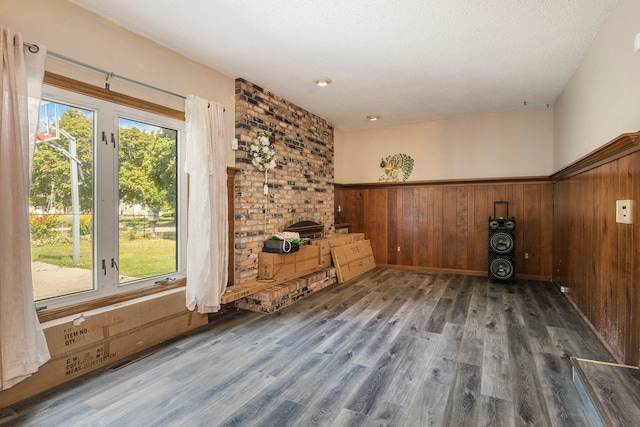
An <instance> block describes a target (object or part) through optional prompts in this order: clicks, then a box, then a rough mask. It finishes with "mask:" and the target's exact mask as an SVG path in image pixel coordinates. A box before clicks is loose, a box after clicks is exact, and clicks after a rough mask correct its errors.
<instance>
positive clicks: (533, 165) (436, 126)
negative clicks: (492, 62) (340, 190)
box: [334, 108, 553, 184]
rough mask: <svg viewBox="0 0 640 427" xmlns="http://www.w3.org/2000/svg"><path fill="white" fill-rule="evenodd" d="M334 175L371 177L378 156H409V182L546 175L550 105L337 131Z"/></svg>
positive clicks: (354, 179)
mask: <svg viewBox="0 0 640 427" xmlns="http://www.w3.org/2000/svg"><path fill="white" fill-rule="evenodd" d="M334 147H335V180H336V182H337V183H340V184H352V183H358V182H375V181H378V178H379V177H380V176H381V175H382V174H383V172H384V171H383V169H382V168H381V167H380V161H381V159H382V158H384V157H386V156H388V155H393V154H397V153H405V154H408V155H410V156H411V157H413V159H414V161H415V165H414V168H413V172H412V174H411V176H410V178H409V180H410V181H427V180H441V179H466V178H497V177H521V176H548V175H550V174H551V172H552V155H553V152H552V150H553V109H551V108H549V109H547V108H544V109H529V110H520V111H512V112H506V113H501V114H491V115H484V116H475V117H466V118H455V119H448V120H440V121H435V122H425V123H418V124H414V125H407V126H396V127H388V128H378V129H372V130H365V131H354V132H336V135H335V140H334Z"/></svg>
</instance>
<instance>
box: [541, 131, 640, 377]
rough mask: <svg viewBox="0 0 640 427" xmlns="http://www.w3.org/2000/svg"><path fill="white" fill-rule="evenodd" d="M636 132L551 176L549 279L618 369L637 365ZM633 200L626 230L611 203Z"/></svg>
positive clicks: (639, 190) (639, 186) (639, 244)
mask: <svg viewBox="0 0 640 427" xmlns="http://www.w3.org/2000/svg"><path fill="white" fill-rule="evenodd" d="M639 136H640V133H631V134H624V135H621V136H620V137H618V138H616V139H614V140H613V141H611V142H610V143H608V144H606V145H604V146H603V147H602V148H600V149H598V150H596V151H595V152H593V153H591V154H589V155H588V156H586V157H584V158H583V159H580V160H579V161H577V162H576V163H574V164H572V165H570V166H568V167H567V168H565V169H564V170H562V171H560V172H558V173H557V174H555V175H553V176H552V179H553V181H554V185H553V186H554V237H553V240H554V255H553V269H554V270H553V279H554V281H555V282H556V283H558V284H559V285H562V286H565V287H566V288H567V289H568V293H567V296H568V297H569V300H570V301H571V302H572V303H573V305H574V307H576V308H577V309H578V311H579V312H580V313H581V314H582V316H583V317H584V319H585V320H586V321H587V322H588V323H589V324H590V326H591V327H592V329H593V330H594V331H595V332H596V333H597V334H598V335H599V336H600V339H601V340H602V341H603V342H604V343H605V345H607V347H608V349H609V351H610V352H611V353H612V354H613V356H614V357H615V358H616V359H617V360H618V362H620V363H625V364H628V365H636V366H637V365H638V364H639V363H640V353H639V350H638V348H639V347H640V290H639V289H638V288H639V286H640V284H639V281H640V227H638V223H639V221H640V213H639V209H640V206H638V202H637V200H638V197H639V196H640V151H638V150H639V149H640V147H639V144H638V141H639ZM625 199H630V200H635V201H636V208H635V209H634V212H633V215H632V221H633V224H618V223H616V200H625Z"/></svg>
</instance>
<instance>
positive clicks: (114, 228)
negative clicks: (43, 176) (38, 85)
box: [36, 85, 187, 309]
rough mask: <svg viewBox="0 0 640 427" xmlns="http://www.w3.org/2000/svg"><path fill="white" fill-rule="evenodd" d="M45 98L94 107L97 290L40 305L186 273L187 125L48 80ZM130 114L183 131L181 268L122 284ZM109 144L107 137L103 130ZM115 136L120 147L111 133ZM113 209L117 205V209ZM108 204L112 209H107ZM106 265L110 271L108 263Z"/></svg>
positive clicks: (58, 304)
mask: <svg viewBox="0 0 640 427" xmlns="http://www.w3.org/2000/svg"><path fill="white" fill-rule="evenodd" d="M42 99H43V100H44V99H46V100H49V101H52V102H57V103H62V104H67V105H70V106H76V107H78V108H81V109H88V110H93V111H94V124H93V132H94V147H93V148H94V150H93V162H94V163H93V171H94V176H93V198H94V204H93V207H94V209H93V224H94V226H93V250H92V255H93V262H92V265H93V271H92V273H93V274H92V277H93V289H92V290H89V291H84V292H79V293H75V294H71V295H64V296H59V297H53V298H49V299H44V300H41V301H37V302H36V309H44V308H47V309H52V308H60V307H67V306H72V305H74V304H79V303H85V302H88V301H91V300H94V299H98V298H104V297H109V296H114V295H117V294H120V293H123V292H130V291H133V290H140V289H144V288H148V287H150V286H153V285H155V284H156V283H157V282H160V281H167V282H173V281H174V280H180V279H184V278H186V274H185V273H186V262H185V257H184V254H186V242H187V239H186V235H187V176H186V173H185V172H184V168H183V167H182V164H183V163H184V160H183V159H184V156H185V147H184V141H185V135H184V130H185V124H184V122H183V121H180V120H177V119H174V118H170V117H166V116H162V115H159V114H155V113H150V112H146V111H142V110H138V109H135V108H131V107H128V106H124V105H119V104H116V103H113V102H109V101H105V100H101V99H98V98H93V97H90V96H87V95H83V94H79V93H75V92H71V91H68V90H65V89H61V88H57V87H53V86H48V85H44V87H43V94H42ZM120 118H125V119H130V120H135V121H140V122H143V123H147V124H150V125H156V126H160V127H164V128H169V129H173V130H176V131H177V134H178V135H177V138H178V140H177V144H178V146H177V150H176V154H177V157H178V158H177V160H176V168H177V180H178V182H177V190H178V191H177V193H178V195H177V197H178V200H177V201H176V204H177V206H176V212H175V216H176V252H177V270H176V271H175V272H172V273H169V274H162V275H159V276H154V277H150V278H147V279H140V280H136V281H131V282H126V283H123V284H119V274H118V273H119V272H118V271H117V269H116V268H115V266H113V265H112V263H111V259H112V258H113V259H114V260H116V263H117V265H119V259H118V225H119V224H118V214H119V212H118V197H117V193H116V192H117V188H118V128H119V119H120ZM103 132H104V133H105V134H106V135H107V139H108V140H107V143H106V144H105V143H104V142H103V141H102V133H103ZM112 133H113V136H114V138H115V147H114V145H113V144H112V141H111V134H112ZM112 208H113V209H112ZM107 209H108V210H107ZM103 260H104V262H105V264H106V267H107V268H106V274H104V273H105V271H104V270H103V269H102V262H103Z"/></svg>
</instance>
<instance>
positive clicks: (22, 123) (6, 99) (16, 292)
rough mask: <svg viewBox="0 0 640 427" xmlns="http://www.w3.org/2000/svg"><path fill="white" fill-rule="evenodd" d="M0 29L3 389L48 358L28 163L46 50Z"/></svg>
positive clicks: (0, 331) (0, 379)
mask: <svg viewBox="0 0 640 427" xmlns="http://www.w3.org/2000/svg"><path fill="white" fill-rule="evenodd" d="M0 30H1V31H2V40H0V42H1V46H0V50H1V51H2V55H1V58H0V61H1V63H0V66H1V68H2V80H1V81H0V85H1V87H0V92H1V93H2V110H1V112H0V218H2V232H0V248H2V256H0V382H1V385H2V387H1V388H0V389H1V390H5V389H7V388H10V387H12V386H13V385H15V384H17V383H18V382H20V381H22V380H23V379H25V378H27V377H29V376H31V374H33V373H35V372H37V371H38V368H39V367H40V366H42V364H44V363H45V362H46V361H47V360H49V359H50V355H49V349H48V348H47V342H46V339H45V336H44V332H43V331H42V327H41V325H40V322H39V321H38V316H37V314H36V311H35V305H34V298H33V282H32V277H31V243H30V237H29V187H30V186H31V161H32V159H33V153H34V148H35V135H36V130H37V124H38V115H39V110H40V98H41V96H42V79H43V76H44V60H45V55H46V53H45V52H46V51H45V49H44V48H43V47H41V48H40V51H39V52H38V53H31V52H28V51H27V50H26V48H24V47H23V44H22V36H21V35H20V34H15V35H14V34H13V33H12V32H11V30H9V29H7V28H3V27H0Z"/></svg>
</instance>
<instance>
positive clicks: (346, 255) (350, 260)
mask: <svg viewBox="0 0 640 427" xmlns="http://www.w3.org/2000/svg"><path fill="white" fill-rule="evenodd" d="M331 256H332V257H333V264H334V265H335V267H336V273H337V275H338V282H340V283H344V282H346V281H347V280H350V279H353V278H354V277H357V276H359V275H361V274H363V273H366V272H367V271H369V270H373V269H374V268H376V262H375V260H374V259H373V251H372V249H371V242H370V241H369V240H361V241H358V242H356V243H352V244H350V245H345V246H338V247H334V248H331Z"/></svg>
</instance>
